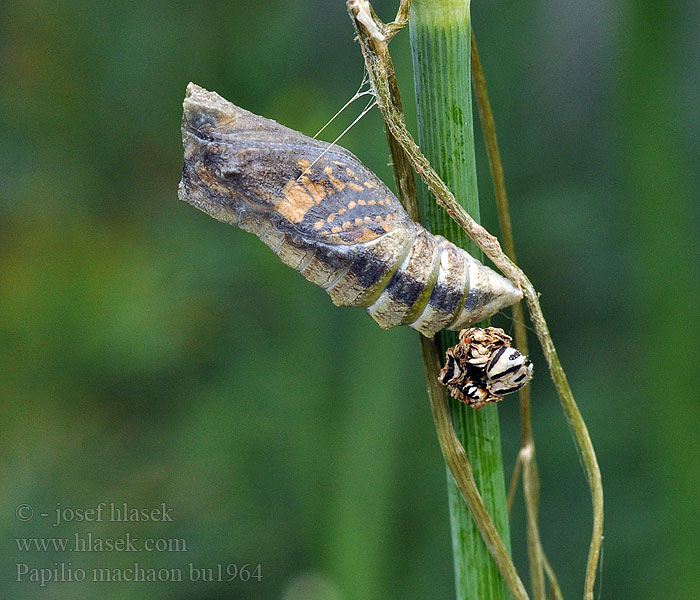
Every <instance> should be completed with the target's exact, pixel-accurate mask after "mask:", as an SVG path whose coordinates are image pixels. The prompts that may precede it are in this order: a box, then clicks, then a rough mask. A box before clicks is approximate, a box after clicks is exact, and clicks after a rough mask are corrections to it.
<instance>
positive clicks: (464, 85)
mask: <svg viewBox="0 0 700 600" xmlns="http://www.w3.org/2000/svg"><path fill="white" fill-rule="evenodd" d="M409 28H410V33H411V53H412V56H413V73H414V83H415V92H416V105H417V112H418V139H419V141H420V145H421V148H423V151H424V153H425V155H426V157H427V158H428V160H429V161H430V163H431V164H432V165H433V167H434V168H435V169H436V171H437V172H438V173H439V174H440V177H441V178H442V179H443V180H444V181H445V182H446V183H447V185H448V186H449V188H450V189H451V190H453V191H454V193H455V194H456V195H457V197H459V198H460V199H461V200H462V201H463V203H464V207H465V209H466V210H467V211H468V212H469V213H470V214H471V215H472V216H474V217H475V218H476V219H478V217H479V198H478V188H477V181H476V161H475V155H474V127H473V119H472V103H471V85H470V75H469V40H470V18H469V5H468V3H466V2H454V1H444V0H434V1H433V2H430V3H428V2H413V3H412V5H411V18H410V20H409ZM424 190H425V189H424ZM425 192H426V193H423V194H422V197H421V198H419V208H420V217H421V219H420V220H421V222H422V223H423V224H424V225H425V226H426V227H427V228H428V229H429V230H430V231H432V232H433V233H435V234H439V235H442V236H444V237H446V238H447V239H449V240H450V241H452V242H454V243H455V244H457V245H458V246H460V247H462V248H465V249H466V250H467V251H468V252H469V253H470V254H472V255H473V256H475V258H477V259H481V251H480V250H479V248H478V247H477V246H476V245H475V244H474V243H473V242H472V241H471V240H470V239H469V238H468V237H467V236H466V235H465V234H464V232H463V231H462V230H461V229H460V228H459V227H458V226H457V225H456V224H455V222H454V221H453V220H452V219H450V218H449V216H448V215H447V214H446V213H445V211H444V210H442V209H441V208H440V207H439V206H437V204H435V202H434V201H433V199H432V198H431V197H430V195H429V194H428V193H427V190H425ZM436 341H437V344H438V348H439V352H440V356H444V354H445V351H446V350H447V348H449V347H450V346H454V345H455V344H456V342H457V334H456V333H455V332H448V331H443V332H440V333H439V334H438V335H437V336H436ZM450 401H451V410H452V420H453V423H454V428H455V431H456V434H457V438H458V439H459V441H460V443H461V444H462V446H463V447H464V449H465V451H466V453H467V456H468V457H469V460H470V463H471V467H472V470H473V476H474V480H475V481H476V485H477V488H478V489H479V491H480V492H481V497H482V499H483V501H484V504H485V506H486V507H487V510H488V512H489V514H490V515H491V518H492V519H493V521H494V524H495V525H496V528H497V530H498V532H499V534H500V536H501V538H502V539H503V541H504V544H505V546H506V548H507V549H508V551H510V537H509V530H508V514H507V510H506V503H505V482H504V475H503V460H502V456H501V437H500V431H499V423H498V408H497V407H496V406H486V407H484V408H482V409H481V410H479V411H475V410H473V409H470V408H468V407H467V406H466V405H465V404H463V403H461V402H459V401H456V400H454V399H450ZM448 497H449V508H450V521H451V530H452V548H453V554H454V556H453V558H454V565H455V579H456V587H457V598H458V599H465V600H466V599H468V598H484V597H489V598H494V599H497V598H507V597H508V596H507V592H506V587H505V585H504V582H503V580H502V578H501V576H500V573H499V572H498V569H497V567H496V565H495V564H494V562H493V560H492V558H491V556H490V554H489V552H488V549H487V547H486V546H485V544H484V541H483V540H482V538H481V536H480V534H479V531H478V529H477V528H476V526H475V524H474V521H473V519H472V517H471V516H470V515H469V512H468V508H467V507H466V506H465V504H464V502H463V501H462V498H461V495H460V494H459V491H458V489H457V487H456V485H455V482H454V480H453V478H452V477H448Z"/></svg>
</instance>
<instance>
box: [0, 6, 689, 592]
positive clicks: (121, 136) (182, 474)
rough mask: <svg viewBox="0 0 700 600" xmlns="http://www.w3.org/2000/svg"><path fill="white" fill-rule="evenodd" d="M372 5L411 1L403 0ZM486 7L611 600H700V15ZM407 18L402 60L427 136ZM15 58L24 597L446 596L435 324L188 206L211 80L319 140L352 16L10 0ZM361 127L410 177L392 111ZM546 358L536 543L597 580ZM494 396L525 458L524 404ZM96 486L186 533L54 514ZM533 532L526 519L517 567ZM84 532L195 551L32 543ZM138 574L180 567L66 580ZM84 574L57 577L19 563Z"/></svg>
mask: <svg viewBox="0 0 700 600" xmlns="http://www.w3.org/2000/svg"><path fill="white" fill-rule="evenodd" d="M376 8H377V11H378V13H379V14H380V16H382V17H383V18H384V19H389V18H390V17H391V15H392V14H393V11H394V9H395V3H394V2H389V1H382V2H377V3H376ZM472 14H473V21H474V26H475V30H476V33H477V37H478V39H479V41H480V51H481V55H482V61H483V63H484V68H485V71H486V75H487V81H488V84H489V90H490V94H491V99H492V103H493V108H494V111H495V115H496V123H497V127H498V134H499V138H500V141H501V144H502V152H503V157H504V163H505V170H506V180H507V183H508V187H509V191H510V195H511V201H512V207H513V222H514V228H515V234H516V245H517V247H518V252H519V259H520V262H521V264H522V266H523V267H524V269H525V271H526V272H527V273H528V274H529V275H530V277H531V279H532V281H533V282H534V283H535V285H536V286H537V288H538V289H539V290H540V292H541V293H542V304H543V308H544V311H545V313H546V315H547V317H548V319H549V322H550V326H551V330H552V333H553V336H554V339H555V342H556V343H557V344H558V347H559V350H560V353H561V358H562V361H563V363H564V366H565V368H566V369H567V373H568V377H569V380H570V382H571V384H572V386H573V389H574V392H575V395H576V397H577V399H578V402H579V405H580V407H581V410H582V412H583V414H584V416H585V417H586V419H587V421H588V424H589V427H590V430H591V434H592V437H593V440H594V443H595V445H596V448H597V452H598V457H599V460H600V463H601V468H602V472H603V477H604V483H605V489H606V532H605V533H606V539H605V545H604V556H603V574H602V585H603V587H602V594H601V597H602V598H615V599H616V600H626V599H639V598H674V599H675V598H691V597H697V593H698V589H700V579H699V575H698V569H697V564H698V558H699V557H698V541H697V539H698V535H697V534H698V525H699V523H698V516H697V506H698V493H697V492H698V481H699V480H700V477H699V476H698V463H699V461H698V458H699V456H698V434H697V431H698V423H699V422H700V419H699V418H698V417H699V414H698V385H697V372H698V369H697V366H696V363H695V360H694V359H695V356H696V347H697V341H698V338H699V335H698V334H699V328H698V318H697V317H698V315H697V313H698V310H697V305H698V291H699V290H698V279H699V278H698V253H697V250H698V244H697V232H698V227H697V223H698V218H699V216H700V215H699V214H698V213H699V211H698V203H697V199H698V191H699V188H700V185H699V178H698V168H697V165H698V159H699V158H700V156H699V155H700V151H699V149H700V126H699V120H700V116H699V115H700V113H699V111H698V110H697V108H698V96H699V94H698V90H700V81H699V77H698V69H697V65H698V64H699V62H700V56H699V53H698V46H697V39H698V35H699V34H700V30H699V25H698V24H699V23H700V13H699V10H698V6H697V4H693V5H691V3H686V4H682V3H678V4H675V3H667V4H665V3H658V2H652V1H651V0H621V1H618V2H614V3H602V2H598V3H587V2H584V3H581V2H573V1H571V0H567V1H565V2H557V3H552V2H537V3H516V2H510V1H508V2H501V3H490V2H475V3H474V5H473V7H472ZM407 38H408V35H407V34H402V35H400V36H399V37H398V38H397V39H396V40H395V41H394V42H392V51H393V54H394V59H395V61H396V63H397V70H398V74H399V78H400V81H401V85H402V87H403V93H404V101H405V104H406V105H407V113H408V118H409V122H410V124H411V126H412V127H413V124H414V122H415V117H414V114H415V111H414V108H413V100H412V75H411V70H410V56H409V48H408V39H407ZM0 75H1V78H0V81H2V85H1V86H0V99H1V102H0V169H1V171H0V172H1V179H0V182H1V183H0V225H1V230H0V235H1V240H2V242H1V244H0V404H1V413H0V414H1V415H2V417H1V418H2V425H1V432H0V481H1V482H2V484H1V485H2V492H0V533H1V538H0V547H2V557H3V560H2V567H1V569H2V571H1V573H2V578H1V579H0V597H2V598H17V599H25V598H32V599H33V598H37V599H44V598H47V599H48V598H71V599H83V598H90V599H92V598H95V597H96V596H97V594H98V593H99V594H103V595H104V596H106V597H108V598H149V599H150V598H152V599H159V598H173V599H190V598H198V599H207V598H246V599H254V598H261V599H268V598H280V599H284V600H292V599H293V600H359V599H363V600H365V599H367V600H373V599H385V598H401V599H407V600H408V599H419V598H420V599H423V598H451V597H453V574H452V562H451V551H450V537H449V528H448V516H447V508H446V494H445V470H444V466H443V463H442V460H441V456H440V453H439V449H438V446H437V441H436V439H435V434H434V431H433V427H432V421H431V418H430V412H429V407H428V403H427V399H426V394H425V384H424V382H423V380H422V368H421V365H420V362H419V358H418V344H417V339H416V337H417V334H416V333H415V332H413V331H411V330H406V329H405V328H404V329H403V330H401V329H399V330H393V331H390V332H383V331H381V330H380V329H379V328H378V327H377V326H376V325H375V324H374V322H373V321H371V320H370V319H369V318H367V317H366V316H365V315H364V314H363V313H362V311H359V310H352V309H338V308H334V307H333V306H332V304H331V302H330V300H329V298H328V297H327V296H326V294H325V293H324V292H323V291H322V290H320V289H319V288H316V287H314V286H313V285H311V284H310V283H308V282H306V281H305V280H303V279H302V278H301V277H300V276H298V275H297V274H296V273H294V272H293V271H292V270H290V269H288V268H287V267H284V266H283V265H282V264H281V263H279V262H278V261H277V259H276V258H275V257H274V256H273V255H272V253H271V252H270V251H269V250H268V249H267V248H266V247H264V246H263V245H262V244H261V243H260V242H259V241H258V240H256V239H255V238H254V237H252V236H250V235H248V234H245V233H243V232H242V231H240V230H235V229H232V228H229V227H226V226H225V225H222V224H221V223H218V222H216V221H214V220H213V219H211V218H209V217H207V216H205V215H204V214H202V213H200V212H198V211H196V210H195V209H193V208H192V207H190V206H188V205H186V204H184V203H181V202H178V200H177V194H176V188H177V183H178V180H179V176H180V168H181V142H180V115H181V101H182V98H183V95H184V91H185V86H186V84H187V82H188V81H195V82H196V83H198V84H200V85H203V86H204V87H207V88H208V89H213V90H216V91H218V92H220V93H221V94H222V95H223V96H225V97H226V98H228V99H230V100H232V101H234V102H235V103H237V104H238V105H240V106H242V107H245V108H248V109H250V110H252V111H253V112H256V113H259V114H262V115H265V116H267V117H270V118H274V119H276V120H278V121H280V122H282V123H284V124H286V125H289V126H291V127H293V128H295V129H299V130H301V131H303V132H305V133H307V134H314V133H315V132H316V131H317V130H318V129H319V128H320V127H321V126H322V125H323V124H324V123H325V122H326V121H327V120H328V119H329V118H330V117H331V116H332V115H333V114H334V113H335V112H336V110H337V109H338V108H339V107H340V106H342V105H343V104H344V103H345V101H346V100H348V99H349V98H350V97H351V96H352V94H353V93H354V91H355V90H356V88H357V86H358V85H359V83H360V81H361V79H362V62H361V57H360V54H359V50H358V48H357V46H356V44H355V43H354V42H353V32H352V27H351V24H350V22H349V20H348V17H347V14H346V12H345V7H344V3H343V2H341V1H335V2H328V1H324V0H313V1H306V2H299V1H297V2H281V1H279V0H259V1H258V2H242V1H240V0H239V1H236V0H232V1H228V2H226V1H217V2H209V3H193V2H182V1H177V2H158V1H148V0H147V1H142V2H138V3H136V2H134V3H131V2H125V3H121V2H116V3H107V2H84V1H80V0H76V1H70V0H69V1H65V2H60V3H56V2H45V1H42V0H35V1H25V2H22V1H15V2H10V3H8V4H6V5H5V8H4V9H3V11H2V15H0ZM359 110H360V108H359V105H356V106H355V107H354V108H353V109H352V110H351V111H348V112H346V113H344V114H343V116H342V117H341V119H340V121H341V122H340V123H339V124H338V125H334V127H335V129H332V130H331V131H329V132H324V136H325V139H333V138H334V137H335V135H337V133H339V132H340V131H341V130H342V129H343V128H344V126H345V125H347V124H348V123H349V122H350V121H351V120H352V119H353V118H354V115H356V114H358V112H359ZM326 133H327V134H326ZM343 144H344V145H345V146H347V147H348V148H350V149H351V150H352V151H353V152H354V153H355V154H357V155H358V156H360V157H361V159H362V160H363V161H364V162H366V163H367V164H368V165H369V166H370V167H371V168H373V169H374V170H375V171H377V172H378V173H379V174H380V176H382V178H383V179H384V180H385V181H387V182H389V181H390V179H391V175H390V171H389V168H388V167H387V161H388V154H387V150H386V147H385V140H384V137H383V131H382V126H381V121H380V119H379V116H378V113H377V112H376V110H375V111H373V112H372V113H370V114H369V115H368V116H366V117H365V118H364V119H363V120H362V121H361V122H360V123H359V124H358V125H357V126H356V127H354V128H353V129H352V130H351V131H350V132H349V133H348V134H347V136H346V137H345V138H344V140H343ZM479 148H481V146H479ZM477 160H478V163H479V169H480V183H481V189H482V205H483V209H482V210H483V215H484V217H483V218H484V221H485V223H486V225H487V226H488V227H489V228H490V229H491V230H493V231H496V226H495V217H494V210H493V206H492V193H491V188H490V182H489V177H488V169H487V164H486V161H485V157H484V153H483V151H481V150H480V153H479V154H478V156H477ZM495 324H496V325H500V326H503V327H504V328H505V329H506V330H509V329H510V327H511V325H510V321H509V319H508V318H507V316H499V317H497V318H496V319H495ZM535 345H536V344H535V341H534V338H533V340H532V346H533V347H534V346H535ZM532 358H533V359H534V361H535V365H536V375H537V377H536V379H535V380H534V382H533V384H532V391H533V419H534V429H535V435H536V439H537V444H538V445H537V449H538V457H539V466H540V472H541V480H542V482H541V483H542V493H541V497H542V504H541V512H540V515H541V525H542V538H543V542H544V546H545V549H546V551H547V552H548V554H549V557H550V560H551V562H552V564H553V566H554V568H555V569H556V571H557V573H558V575H559V577H560V580H561V584H562V588H563V590H564V593H565V595H566V597H567V598H576V597H580V592H581V589H582V581H583V568H584V563H585V557H586V551H587V543H588V536H589V529H590V508H589V499H588V496H587V489H586V484H585V480H584V476H583V474H582V471H581V468H580V466H579V461H578V458H577V455H576V452H575V449H574V446H573V444H572V441H571V439H570V436H569V432H568V429H567V426H566V423H565V420H564V418H563V415H562V412H561V410H560V407H559V404H558V401H557V399H556V396H555V394H554V391H553V388H552V386H551V384H550V382H549V381H548V378H547V375H546V369H545V365H544V362H543V360H542V357H541V354H540V353H539V352H538V351H537V350H534V351H533V353H532ZM500 416H501V423H502V435H503V446H504V456H505V457H506V471H507V473H509V471H510V468H511V467H512V464H513V461H514V459H515V455H516V452H517V447H518V435H519V434H518V427H519V425H518V407H517V401H516V400H515V398H513V397H511V398H509V399H508V400H507V401H506V402H503V403H502V405H501V408H500ZM518 501H519V502H520V501H521V496H520V495H519V496H518ZM100 502H105V503H107V504H108V505H109V503H114V504H115V505H117V506H120V507H121V505H122V504H123V503H125V502H126V503H128V505H129V506H132V507H139V508H156V507H159V506H161V504H162V503H165V505H166V507H168V508H171V509H172V512H171V513H170V515H171V517H172V519H173V521H172V522H160V521H159V522H140V523H119V522H109V521H108V520H106V519H104V518H103V520H102V521H101V522H69V523H62V524H59V525H57V526H55V527H54V526H53V524H54V522H55V515H56V510H57V509H71V510H74V509H76V508H90V507H93V508H95V507H96V506H97V505H98V504H99V503H100ZM23 504H27V505H29V506H31V508H32V509H33V510H34V517H33V518H32V519H31V520H27V521H23V520H21V519H22V518H26V513H23V512H21V513H20V514H19V517H18V515H17V514H16V509H17V507H18V506H20V505H23ZM22 510H27V509H26V508H25V509H22ZM41 513H45V514H47V516H46V517H41V516H40V515H41ZM66 514H67V516H69V517H70V513H66ZM103 517H104V515H103ZM523 529H524V517H523V511H522V509H521V508H520V507H517V508H516V509H515V510H514V513H513V516H512V530H513V540H514V547H515V558H516V560H517V562H518V564H519V566H520V567H521V568H522V569H523V572H524V573H526V572H527V568H526V562H525V555H524V536H523ZM76 533H77V534H78V535H79V536H82V537H83V538H85V537H86V536H87V535H88V534H92V535H93V536H94V537H102V538H106V537H107V538H110V537H111V538H119V537H123V536H125V535H126V534H127V533H129V534H130V535H131V536H132V538H134V537H136V538H139V539H140V540H144V539H146V538H154V539H166V540H167V539H182V540H185V543H186V548H187V552H140V553H126V552H101V553H100V552H84V553H75V552H72V553H71V552H61V551H56V552H54V551H36V550H34V551H22V550H20V548H19V547H18V543H17V541H16V538H30V537H68V538H69V539H71V540H72V539H73V537H72V536H74V535H75V534H76ZM135 562H138V563H139V564H140V565H141V567H142V568H145V569H150V568H154V569H161V568H163V569H173V568H182V570H183V571H182V572H183V576H184V581H182V582H169V583H168V582H153V583H151V582H144V583H136V582H123V583H89V582H87V581H86V582H70V581H66V580H65V579H66V578H67V577H68V575H67V572H68V571H67V570H68V569H71V568H72V569H80V568H82V569H85V570H86V571H87V573H88V579H89V577H90V569H92V568H95V567H97V568H110V569H117V570H120V571H119V572H121V573H128V572H126V571H125V569H128V568H131V567H133V565H134V563H135ZM190 563H192V564H193V565H194V567H195V568H197V569H199V568H201V567H207V568H216V565H219V564H221V565H224V568H225V566H226V565H229V564H234V565H237V566H239V567H242V566H243V565H246V564H247V565H251V567H249V568H251V569H252V568H254V567H255V566H257V565H260V566H261V575H262V579H261V580H260V581H258V580H257V579H251V580H250V581H247V582H244V581H241V580H240V579H239V578H237V579H236V580H234V581H231V582H228V581H223V582H217V581H211V582H205V581H201V580H200V581H189V579H190V577H189V571H188V569H189V564H190ZM18 565H26V567H22V566H20V567H18ZM61 567H62V568H63V569H64V570H65V571H64V572H63V575H61V573H59V574H58V577H59V578H62V579H63V580H64V581H60V582H53V583H49V584H48V585H46V586H41V585H39V583H37V582H31V581H29V579H30V575H29V574H28V573H27V574H25V575H22V576H21V577H18V569H20V570H21V569H35V568H37V569H38V568H55V569H57V568H61ZM196 572H197V573H200V572H201V571H196ZM224 575H226V573H224ZM127 576H128V575H127ZM18 578H19V579H21V581H17V579H18Z"/></svg>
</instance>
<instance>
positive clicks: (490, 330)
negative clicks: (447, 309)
mask: <svg viewBox="0 0 700 600" xmlns="http://www.w3.org/2000/svg"><path fill="white" fill-rule="evenodd" d="M511 341H512V340H511V337H510V336H509V335H507V334H506V333H505V332H504V331H503V330H502V329H498V328H496V327H487V328H485V329H481V328H480V327H472V328H470V329H463V330H462V331H460V333H459V342H458V343H457V345H455V346H453V347H452V348H448V349H447V352H446V359H447V362H446V364H445V366H444V367H443V369H442V370H441V371H440V375H439V376H438V381H439V382H440V383H442V384H444V385H445V386H447V389H448V390H449V391H450V394H451V395H452V397H453V398H456V399H457V400H460V401H462V402H465V403H466V404H468V405H469V406H471V407H473V408H481V407H482V406H484V405H485V404H489V403H493V402H498V401H500V400H501V399H502V397H503V396H504V395H506V394H510V393H511V392H515V391H517V390H519V389H520V388H521V387H523V386H524V385H525V384H526V383H528V382H529V381H530V380H531V379H532V362H531V361H530V359H528V357H527V356H525V355H524V354H521V353H520V352H519V351H518V350H516V349H515V348H512V347H511V345H510V343H511Z"/></svg>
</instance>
